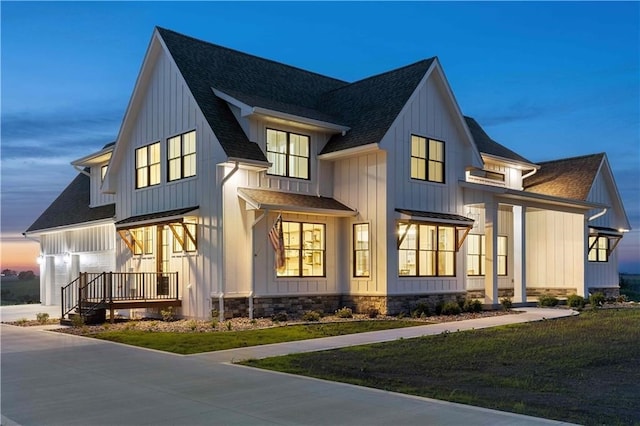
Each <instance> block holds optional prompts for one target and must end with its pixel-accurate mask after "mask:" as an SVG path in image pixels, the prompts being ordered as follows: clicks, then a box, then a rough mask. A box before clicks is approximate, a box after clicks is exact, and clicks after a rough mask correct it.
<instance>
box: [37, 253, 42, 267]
mask: <svg viewBox="0 0 640 426" xmlns="http://www.w3.org/2000/svg"><path fill="white" fill-rule="evenodd" d="M43 262H44V256H43V255H40V256H38V257H36V263H37V264H38V265H42V263H43Z"/></svg>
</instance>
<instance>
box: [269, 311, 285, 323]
mask: <svg viewBox="0 0 640 426" xmlns="http://www.w3.org/2000/svg"><path fill="white" fill-rule="evenodd" d="M271 321H273V322H287V321H289V315H287V311H280V312H276V313H275V314H273V315H272V316H271Z"/></svg>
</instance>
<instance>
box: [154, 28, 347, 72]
mask: <svg viewBox="0 0 640 426" xmlns="http://www.w3.org/2000/svg"><path fill="white" fill-rule="evenodd" d="M156 29H157V30H162V31H166V32H169V33H172V34H175V35H178V36H180V37H184V38H188V39H191V40H193V41H196V42H198V43H204V44H208V45H210V46H214V47H216V48H218V49H222V50H226V51H228V52H233V53H235V54H239V55H243V56H249V57H252V58H254V59H259V60H261V61H265V62H270V63H272V64H277V65H280V66H283V67H287V68H290V69H294V70H297V71H302V72H304V73H307V74H313V75H316V76H318V77H322V78H326V79H329V80H333V81H335V82H337V83H343V84H350V83H349V82H348V81H345V80H340V79H338V78H335V77H330V76H327V75H324V74H320V73H318V72H315V71H309V70H306V69H304V68H301V67H296V66H294V65H289V64H285V63H284V62H279V61H275V60H273V59H269V58H265V57H262V56H258V55H254V54H252V53H247V52H242V51H240V50H236V49H232V48H230V47H226V46H222V45H220V44H216V43H211V42H210V41H206V40H202V39H199V38H196V37H192V36H189V35H186V34H182V33H179V32H177V31H174V30H170V29H168V28H164V27H160V26H158V25H156Z"/></svg>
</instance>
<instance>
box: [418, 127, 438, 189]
mask: <svg viewBox="0 0 640 426" xmlns="http://www.w3.org/2000/svg"><path fill="white" fill-rule="evenodd" d="M411 178H412V179H419V180H426V181H428V182H438V183H444V142H443V141H439V140H435V139H427V138H423V137H422V136H416V135H411Z"/></svg>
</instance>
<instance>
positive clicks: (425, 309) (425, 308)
mask: <svg viewBox="0 0 640 426" xmlns="http://www.w3.org/2000/svg"><path fill="white" fill-rule="evenodd" d="M430 315H431V309H430V308H429V305H427V304H426V303H418V304H417V305H416V308H415V309H414V310H413V312H411V316H412V317H413V318H424V317H428V316H430Z"/></svg>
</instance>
